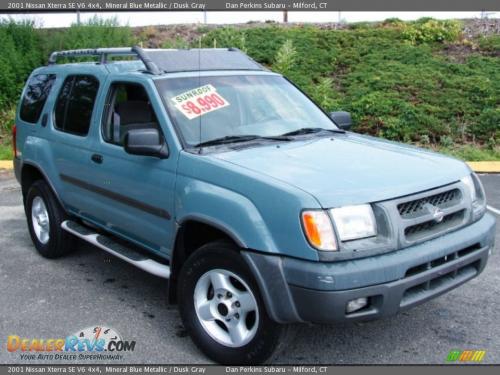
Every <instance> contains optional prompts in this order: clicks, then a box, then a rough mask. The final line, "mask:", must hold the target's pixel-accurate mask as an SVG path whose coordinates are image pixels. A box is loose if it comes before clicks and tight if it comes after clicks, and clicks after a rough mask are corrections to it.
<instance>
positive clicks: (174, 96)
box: [14, 47, 495, 364]
mask: <svg viewBox="0 0 500 375" xmlns="http://www.w3.org/2000/svg"><path fill="white" fill-rule="evenodd" d="M72 57H79V58H83V57H92V58H97V59H98V60H97V61H91V62H85V63H82V62H80V63H74V64H57V60H58V59H60V58H72ZM350 125H351V118H350V116H349V114H348V113H346V112H334V113H332V114H326V113H325V112H323V111H322V110H321V109H320V108H319V107H318V106H317V105H316V104H314V103H313V102H312V101H311V100H310V99H309V98H308V97H307V96H306V95H305V94H304V93H303V92H301V91H300V90H299V89H298V88H297V87H295V86H294V85H293V84H292V83H291V82H289V81H288V80H287V79H285V78H284V77H282V76H281V75H279V74H276V73H273V72H270V71H268V70H267V69H265V68H264V67H262V66H261V65H259V64H258V63H256V62H255V61H253V60H251V59H250V58H249V57H248V56H246V55H245V54H243V53H242V52H240V51H238V50H236V49H190V50H143V49H141V48H138V47H133V48H107V49H93V50H73V51H63V52H54V53H53V54H52V55H51V56H50V58H49V63H48V65H47V66H45V67H41V68H38V69H36V70H35V71H34V72H33V73H32V74H31V76H30V78H29V80H28V82H27V84H26V87H25V89H24V91H23V93H22V98H21V101H20V104H19V108H18V112H17V117H16V127H15V128H14V147H15V158H14V163H15V171H16V176H17V179H18V181H19V182H20V183H21V185H22V194H23V198H24V205H25V210H26V216H27V221H28V227H29V231H30V234H31V238H32V240H33V243H34V245H35V247H36V249H37V250H38V252H39V253H40V254H41V255H42V256H44V257H47V258H55V257H58V256H61V255H63V254H65V253H67V252H68V251H70V250H72V249H73V248H74V244H72V241H71V240H72V239H75V237H78V238H80V239H82V240H84V241H87V242H90V243H92V244H94V245H95V246H97V247H99V248H101V249H103V250H105V251H108V252H109V253H111V254H113V255H115V256H117V257H119V258H121V259H123V260H125V261H127V262H129V263H131V264H133V265H135V266H137V267H138V268H141V269H142V270H144V271H146V272H150V273H152V274H154V275H157V276H159V277H163V278H165V279H169V283H168V285H169V299H170V300H171V302H178V304H179V308H180V312H181V316H182V320H183V323H184V325H185V327H186V329H187V330H188V332H189V333H190V335H191V337H192V339H193V340H194V342H195V343H196V345H197V346H198V347H199V348H200V349H201V350H202V351H203V352H204V353H205V354H206V355H208V357H210V358H211V359H213V360H215V361H218V362H221V363H236V364H250V363H259V362H263V361H265V360H266V359H268V358H270V356H271V354H272V353H273V351H274V350H275V349H276V348H277V347H278V346H279V345H280V344H281V343H283V339H281V337H282V334H283V333H284V332H285V331H286V327H287V325H286V324H287V323H296V322H319V323H329V322H346V321H357V320H363V319H373V318H378V317H382V316H387V315H392V314H396V313H397V312H398V311H401V310H404V309H408V308H410V307H412V306H415V305H417V304H419V303H422V302H424V301H427V300H429V299H431V298H433V297H436V296H438V295H440V294H442V293H444V292H447V291H449V290H451V289H453V288H455V287H457V286H458V285H460V284H462V283H464V282H466V281H468V280H470V279H472V278H473V277H475V276H477V275H478V274H479V273H480V272H481V271H482V270H483V269H484V267H485V265H486V262H487V260H488V255H489V253H490V251H491V250H492V249H493V240H494V227H495V220H494V218H493V217H492V216H491V215H490V214H488V213H486V210H485V206H486V201H485V193H484V190H483V188H482V186H481V182H480V181H479V179H478V178H477V177H476V175H474V174H473V173H472V172H471V170H470V169H469V167H468V166H467V165H466V164H464V163H463V162H460V161H457V160H455V159H452V158H449V157H445V156H442V155H439V154H435V153H432V152H428V151H424V150H420V149H417V148H415V147H410V146H405V145H401V144H397V143H393V142H388V141H384V140H381V139H377V138H373V137H368V136H363V135H359V134H355V133H353V132H350V131H347V130H348V129H349V128H350Z"/></svg>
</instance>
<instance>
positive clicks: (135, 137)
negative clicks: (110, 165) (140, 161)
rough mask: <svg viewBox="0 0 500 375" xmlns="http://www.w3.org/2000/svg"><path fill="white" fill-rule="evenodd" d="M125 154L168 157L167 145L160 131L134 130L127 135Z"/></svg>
mask: <svg viewBox="0 0 500 375" xmlns="http://www.w3.org/2000/svg"><path fill="white" fill-rule="evenodd" d="M124 147H125V152H127V153H129V154H133V155H143V156H154V157H157V158H160V159H165V158H167V157H168V148H167V144H166V143H165V142H164V141H163V138H162V136H161V135H160V132H159V131H158V129H154V128H150V129H133V130H129V131H128V132H127V133H126V134H125V140H124Z"/></svg>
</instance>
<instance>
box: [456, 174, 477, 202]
mask: <svg viewBox="0 0 500 375" xmlns="http://www.w3.org/2000/svg"><path fill="white" fill-rule="evenodd" d="M460 181H462V182H463V184H464V185H465V187H466V188H467V191H468V193H469V197H470V201H471V202H474V201H475V200H476V198H477V196H476V187H475V186H474V180H473V179H472V175H468V176H465V177H464V178H462V179H461V180H460Z"/></svg>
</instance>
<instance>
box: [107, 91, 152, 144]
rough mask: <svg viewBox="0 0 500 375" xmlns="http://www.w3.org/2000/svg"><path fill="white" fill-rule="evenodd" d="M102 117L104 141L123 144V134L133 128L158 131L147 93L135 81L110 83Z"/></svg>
mask: <svg viewBox="0 0 500 375" xmlns="http://www.w3.org/2000/svg"><path fill="white" fill-rule="evenodd" d="M106 109H107V110H106V111H105V113H104V118H103V127H102V135H103V138H104V140H105V141H106V142H108V143H113V144H116V145H123V140H124V139H125V134H126V133H127V131H129V130H133V129H150V128H155V129H158V130H159V131H160V126H159V125H158V119H157V117H156V115H155V113H154V110H153V107H152V106H151V102H150V100H149V97H148V94H147V93H146V90H145V89H144V87H143V86H141V85H139V84H135V83H115V84H113V85H111V87H110V90H109V93H108V97H107V101H106Z"/></svg>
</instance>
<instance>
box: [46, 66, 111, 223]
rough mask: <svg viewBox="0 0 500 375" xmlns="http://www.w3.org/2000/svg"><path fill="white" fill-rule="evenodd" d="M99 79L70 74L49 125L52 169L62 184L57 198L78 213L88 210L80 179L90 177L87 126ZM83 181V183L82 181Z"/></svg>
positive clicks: (89, 202)
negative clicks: (55, 171)
mask: <svg viewBox="0 0 500 375" xmlns="http://www.w3.org/2000/svg"><path fill="white" fill-rule="evenodd" d="M100 86H101V81H100V80H99V78H98V77H97V76H96V75H93V74H70V75H67V76H66V77H65V78H64V82H63V83H62V85H61V86H60V88H59V92H58V94H57V97H56V100H55V102H54V107H53V111H52V114H51V115H50V116H49V118H50V119H49V123H50V124H49V126H50V127H51V128H52V131H51V132H50V137H51V140H52V144H53V145H54V147H51V152H52V154H53V155H52V160H53V162H54V163H55V164H56V165H55V170H57V172H58V174H59V176H58V177H59V180H60V183H61V186H62V187H63V188H62V189H61V191H60V194H61V198H62V200H63V201H64V204H65V205H66V206H67V208H68V209H69V210H70V211H72V212H75V213H77V214H79V215H87V214H89V208H90V207H92V197H91V196H89V194H88V191H87V190H86V188H85V185H84V183H85V182H89V181H92V180H93V179H94V178H95V176H94V174H93V168H92V167H93V166H92V164H91V156H92V154H93V145H94V141H93V138H92V137H91V136H90V129H91V125H92V123H93V122H95V121H96V116H95V108H96V102H97V97H98V95H99V89H100ZM82 182H83V183H82Z"/></svg>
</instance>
